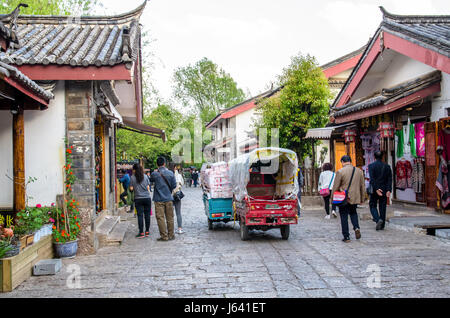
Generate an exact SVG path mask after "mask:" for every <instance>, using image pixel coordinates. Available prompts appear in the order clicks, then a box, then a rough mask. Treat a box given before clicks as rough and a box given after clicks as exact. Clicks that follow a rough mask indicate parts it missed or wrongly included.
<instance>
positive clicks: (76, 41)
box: [0, 3, 145, 67]
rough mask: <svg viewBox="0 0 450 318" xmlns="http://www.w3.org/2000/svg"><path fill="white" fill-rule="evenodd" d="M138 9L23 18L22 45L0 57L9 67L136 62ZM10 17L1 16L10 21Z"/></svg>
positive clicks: (19, 30) (20, 25)
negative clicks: (98, 14) (107, 14)
mask: <svg viewBox="0 0 450 318" xmlns="http://www.w3.org/2000/svg"><path fill="white" fill-rule="evenodd" d="M144 8H145V3H144V4H143V5H142V6H140V7H139V8H137V9H136V10H134V11H132V12H129V13H126V14H122V15H118V16H111V17H81V18H79V19H73V18H70V17H62V16H19V17H18V19H17V21H16V24H17V27H18V28H17V37H18V40H19V45H18V46H15V47H12V48H10V49H9V50H8V51H7V52H6V54H0V61H1V62H4V63H8V64H16V65H25V64H30V65H33V64H43V65H51V64H57V65H72V66H83V67H88V66H93V65H96V66H98V67H100V66H102V65H109V66H113V65H116V64H121V63H130V62H133V61H136V59H137V57H138V54H139V49H140V48H139V41H140V25H139V22H138V21H139V18H140V16H141V14H142V12H143V10H144ZM6 19H8V16H6V15H3V16H2V15H0V21H2V20H4V21H6V22H7V20H6Z"/></svg>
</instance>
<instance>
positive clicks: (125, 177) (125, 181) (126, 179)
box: [119, 169, 131, 206]
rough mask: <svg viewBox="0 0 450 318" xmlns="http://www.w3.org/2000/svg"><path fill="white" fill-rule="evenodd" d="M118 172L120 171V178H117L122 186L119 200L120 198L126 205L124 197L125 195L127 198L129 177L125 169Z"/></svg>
mask: <svg viewBox="0 0 450 318" xmlns="http://www.w3.org/2000/svg"><path fill="white" fill-rule="evenodd" d="M120 172H121V173H122V178H120V179H119V182H120V183H122V186H123V192H122V193H121V194H120V200H122V202H123V204H124V205H125V206H127V205H128V201H127V200H126V199H125V197H126V198H127V199H128V189H129V187H130V180H131V179H130V176H129V175H128V173H127V172H126V171H125V169H122V170H121V171H120Z"/></svg>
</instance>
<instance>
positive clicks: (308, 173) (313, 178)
mask: <svg viewBox="0 0 450 318" xmlns="http://www.w3.org/2000/svg"><path fill="white" fill-rule="evenodd" d="M321 172H322V169H321V168H307V169H305V168H302V173H303V189H302V195H307V196H316V195H319V191H318V189H317V187H318V183H319V176H320V173H321Z"/></svg>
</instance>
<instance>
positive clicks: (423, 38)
mask: <svg viewBox="0 0 450 318" xmlns="http://www.w3.org/2000/svg"><path fill="white" fill-rule="evenodd" d="M380 10H381V12H382V13H383V21H382V22H381V25H380V27H379V28H378V29H377V31H376V32H375V35H374V36H373V37H372V38H371V40H370V41H369V44H368V45H367V47H366V49H365V51H364V53H363V55H362V57H361V59H360V60H359V62H358V64H357V65H356V66H355V68H354V69H353V71H352V74H351V75H350V77H349V78H348V79H347V82H346V84H345V85H344V87H343V88H342V90H341V91H340V92H339V94H338V96H337V97H336V99H335V100H334V102H333V105H332V107H331V108H332V109H336V110H337V109H341V107H343V106H341V107H339V108H336V104H337V103H338V102H339V100H340V99H341V97H342V95H343V94H344V92H345V91H346V89H347V88H348V86H349V85H350V83H352V81H353V79H354V76H355V75H356V74H357V73H358V71H359V68H360V67H361V65H362V63H363V62H364V61H365V60H366V58H367V56H368V54H369V52H370V50H371V49H372V47H373V46H374V45H375V42H376V40H377V38H378V37H379V36H380V34H381V33H382V32H388V33H391V34H393V35H396V36H398V37H400V38H402V39H405V40H407V41H409V42H411V43H415V44H417V45H419V46H422V47H424V48H426V49H429V50H432V51H435V52H437V53H440V54H442V55H444V56H447V57H450V42H449V39H450V16H449V15H427V16H419V15H414V16H413V15H394V14H391V13H389V12H387V11H386V10H385V9H384V8H383V7H380Z"/></svg>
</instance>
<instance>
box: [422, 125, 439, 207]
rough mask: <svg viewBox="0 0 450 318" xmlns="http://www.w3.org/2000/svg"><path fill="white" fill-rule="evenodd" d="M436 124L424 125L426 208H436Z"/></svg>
mask: <svg viewBox="0 0 450 318" xmlns="http://www.w3.org/2000/svg"><path fill="white" fill-rule="evenodd" d="M436 132H437V123H436V122H434V123H426V124H425V198H426V201H427V206H428V207H431V208H437V207H438V206H439V202H438V191H437V187H436V179H437V169H438V164H439V163H438V162H437V160H438V158H437V155H436V148H437V145H436Z"/></svg>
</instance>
